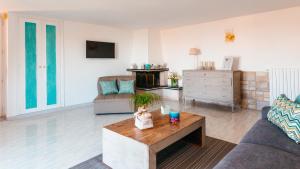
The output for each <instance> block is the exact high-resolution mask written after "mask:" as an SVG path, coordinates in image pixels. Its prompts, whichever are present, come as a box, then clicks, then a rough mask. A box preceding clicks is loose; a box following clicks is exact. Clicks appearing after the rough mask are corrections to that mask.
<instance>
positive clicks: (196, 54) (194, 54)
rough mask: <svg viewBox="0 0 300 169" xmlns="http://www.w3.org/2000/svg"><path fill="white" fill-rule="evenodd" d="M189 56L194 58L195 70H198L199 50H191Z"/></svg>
mask: <svg viewBox="0 0 300 169" xmlns="http://www.w3.org/2000/svg"><path fill="white" fill-rule="evenodd" d="M189 55H190V56H194V57H195V69H198V56H199V55H201V50H200V49H198V48H191V49H190V51H189Z"/></svg>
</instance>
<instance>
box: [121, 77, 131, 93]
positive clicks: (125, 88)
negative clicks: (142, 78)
mask: <svg viewBox="0 0 300 169" xmlns="http://www.w3.org/2000/svg"><path fill="white" fill-rule="evenodd" d="M118 84H119V94H134V80H126V81H125V80H120V81H119V83H118Z"/></svg>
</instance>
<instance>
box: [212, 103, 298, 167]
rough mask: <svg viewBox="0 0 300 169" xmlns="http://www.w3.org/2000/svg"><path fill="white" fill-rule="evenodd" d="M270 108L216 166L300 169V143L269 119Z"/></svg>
mask: <svg viewBox="0 0 300 169" xmlns="http://www.w3.org/2000/svg"><path fill="white" fill-rule="evenodd" d="M269 110H270V107H265V108H263V110H262V119H260V120H259V121H257V122H256V124H255V125H254V126H253V127H252V128H251V129H250V131H249V132H248V133H247V134H246V135H245V136H244V138H243V139H242V141H241V142H240V144H239V145H237V146H236V147H235V148H234V149H233V150H232V151H231V152H230V153H229V154H227V155H226V156H225V157H224V159H223V160H221V161H220V162H219V163H218V164H217V165H216V166H215V167H214V169H300V145H298V144H296V143H295V142H294V141H292V140H291V139H289V138H288V137H287V136H286V134H285V133H283V132H282V130H281V129H279V128H278V127H277V126H275V125H273V124H272V123H271V122H269V121H268V120H267V113H268V112H269Z"/></svg>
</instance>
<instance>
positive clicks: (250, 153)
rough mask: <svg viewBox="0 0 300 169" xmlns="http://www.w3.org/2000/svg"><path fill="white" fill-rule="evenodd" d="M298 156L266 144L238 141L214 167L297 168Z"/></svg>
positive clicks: (247, 168) (298, 163)
mask: <svg viewBox="0 0 300 169" xmlns="http://www.w3.org/2000/svg"><path fill="white" fill-rule="evenodd" d="M299 166H300V158H299V157H298V156H294V155H293V154H290V153H288V152H285V151H281V150H279V149H275V148H272V147H268V146H263V145H256V144H250V143H240V144H239V145H238V146H236V147H235V148H234V149H233V150H232V151H231V152H230V153H229V154H227V155H226V156H225V157H224V159H223V160H222V161H221V162H219V163H218V164H217V166H216V167H215V168H214V169H265V168H266V169H271V168H272V169H299Z"/></svg>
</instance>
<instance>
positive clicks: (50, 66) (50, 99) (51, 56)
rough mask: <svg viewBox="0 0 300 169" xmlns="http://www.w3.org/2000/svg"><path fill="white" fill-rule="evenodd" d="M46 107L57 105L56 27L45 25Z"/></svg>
mask: <svg viewBox="0 0 300 169" xmlns="http://www.w3.org/2000/svg"><path fill="white" fill-rule="evenodd" d="M46 65H47V66H46V68H47V74H46V76H47V78H46V79H47V105H55V104H57V86H56V84H57V79H56V74H57V71H56V26H54V25H46Z"/></svg>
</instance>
